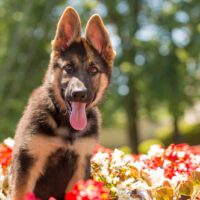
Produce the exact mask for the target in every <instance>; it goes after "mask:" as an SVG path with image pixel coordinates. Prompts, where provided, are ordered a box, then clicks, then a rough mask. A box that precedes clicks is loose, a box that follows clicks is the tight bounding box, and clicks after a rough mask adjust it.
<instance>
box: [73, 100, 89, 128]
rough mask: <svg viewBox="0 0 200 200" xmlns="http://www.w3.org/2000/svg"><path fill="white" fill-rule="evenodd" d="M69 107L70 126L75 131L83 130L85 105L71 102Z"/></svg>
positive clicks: (84, 125)
mask: <svg viewBox="0 0 200 200" xmlns="http://www.w3.org/2000/svg"><path fill="white" fill-rule="evenodd" d="M71 106H72V112H71V115H70V124H71V126H72V127H73V129H75V130H83V129H84V128H85V127H86V125H87V117H86V112H85V106H86V103H80V102H71Z"/></svg>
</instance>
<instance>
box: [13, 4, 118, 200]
mask: <svg viewBox="0 0 200 200" xmlns="http://www.w3.org/2000/svg"><path fill="white" fill-rule="evenodd" d="M114 56H115V53H114V51H113V48H112V45H111V42H110V37H109V34H108V32H107V30H106V29H105V27H104V24H103V22H102V19H101V18H100V16H99V15H93V16H92V17H91V18H90V19H89V21H88V23H87V27H86V32H85V38H82V37H81V23H80V18H79V15H78V14H77V12H76V11H75V10H74V9H73V8H71V7H68V8H66V10H65V11H64V13H63V14H62V16H61V18H60V20H59V22H58V25H57V30H56V35H55V38H54V40H53V41H52V53H51V58H50V62H49V67H48V69H47V72H46V75H45V78H44V81H43V84H42V85H41V86H40V87H39V88H37V89H36V90H34V91H33V93H32V94H31V96H30V98H29V101H28V105H27V107H26V109H25V111H24V114H23V116H22V118H21V120H20V122H19V124H18V126H17V130H16V135H15V146H14V150H13V158H12V164H11V182H10V185H11V188H10V199H11V200H19V199H20V198H23V197H24V196H25V194H26V193H27V192H34V193H35V195H36V197H37V198H40V199H42V200H48V198H49V197H50V196H53V197H55V198H56V199H57V200H61V199H62V200H63V199H64V196H65V193H67V192H69V191H70V190H71V189H72V187H73V185H74V184H75V183H76V182H77V181H78V180H80V179H88V178H89V177H90V169H89V166H90V158H91V155H92V153H93V150H94V148H95V145H96V142H97V139H98V131H99V124H100V116H99V112H98V108H97V106H98V105H99V103H100V102H101V101H102V99H103V97H104V95H105V92H106V89H107V88H108V86H109V83H110V79H111V74H112V63H113V58H114Z"/></svg>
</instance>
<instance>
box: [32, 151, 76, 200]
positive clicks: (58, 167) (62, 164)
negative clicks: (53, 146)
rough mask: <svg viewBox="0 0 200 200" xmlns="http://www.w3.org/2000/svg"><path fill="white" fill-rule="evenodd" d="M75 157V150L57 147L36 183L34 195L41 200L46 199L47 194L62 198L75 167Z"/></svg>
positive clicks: (47, 197)
mask: <svg viewBox="0 0 200 200" xmlns="http://www.w3.org/2000/svg"><path fill="white" fill-rule="evenodd" d="M77 159H78V155H77V154H76V153H75V152H73V151H70V150H67V151H66V150H65V149H58V150H57V151H56V152H55V153H53V154H52V155H50V156H49V158H48V161H47V164H46V169H45V172H44V175H42V176H41V177H40V178H39V180H38V181H37V183H36V187H35V190H34V193H35V195H36V196H37V197H38V198H40V199H42V200H48V199H49V196H53V197H54V198H56V199H57V200H61V199H64V198H63V197H64V196H65V193H64V191H65V188H66V186H67V184H68V183H69V181H70V179H71V177H72V176H73V174H74V172H75V170H76V168H77ZM58 186H59V187H58ZM47 194H48V195H47Z"/></svg>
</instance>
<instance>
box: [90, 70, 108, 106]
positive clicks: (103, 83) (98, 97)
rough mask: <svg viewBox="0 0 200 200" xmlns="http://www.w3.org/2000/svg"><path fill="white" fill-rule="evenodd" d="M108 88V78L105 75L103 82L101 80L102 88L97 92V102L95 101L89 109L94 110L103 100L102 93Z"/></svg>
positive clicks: (103, 75)
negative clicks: (101, 99) (100, 100)
mask: <svg viewBox="0 0 200 200" xmlns="http://www.w3.org/2000/svg"><path fill="white" fill-rule="evenodd" d="M107 86H108V78H107V77H106V75H105V74H102V75H101V80H100V88H99V90H98V92H97V96H96V99H95V101H93V102H92V103H91V104H90V105H89V106H88V109H90V108H92V107H93V106H94V105H95V104H96V103H97V102H98V101H99V99H100V98H101V95H102V92H103V91H104V90H105V89H106V88H107Z"/></svg>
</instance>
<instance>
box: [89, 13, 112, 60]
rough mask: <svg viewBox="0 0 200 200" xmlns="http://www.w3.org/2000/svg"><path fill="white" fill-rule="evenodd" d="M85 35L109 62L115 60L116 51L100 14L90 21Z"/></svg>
mask: <svg viewBox="0 0 200 200" xmlns="http://www.w3.org/2000/svg"><path fill="white" fill-rule="evenodd" d="M85 35H86V40H87V42H88V43H89V44H90V45H92V46H93V47H94V48H95V49H96V50H97V51H98V52H99V53H100V54H101V56H102V57H103V58H104V59H105V60H106V61H107V62H111V61H112V60H113V58H114V57H115V51H114V50H113V48H112V44H111V42H110V36H109V34H108V31H107V30H106V28H105V26H104V24H103V21H102V19H101V17H100V16H99V15H98V14H95V15H93V16H92V17H91V18H90V19H89V21H88V23H87V26H86V34H85Z"/></svg>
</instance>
